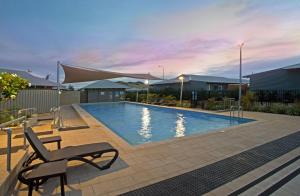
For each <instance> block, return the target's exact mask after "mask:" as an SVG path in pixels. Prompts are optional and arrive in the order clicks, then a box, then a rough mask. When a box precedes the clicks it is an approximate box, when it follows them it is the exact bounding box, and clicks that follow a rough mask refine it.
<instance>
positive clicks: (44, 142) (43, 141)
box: [40, 136, 62, 149]
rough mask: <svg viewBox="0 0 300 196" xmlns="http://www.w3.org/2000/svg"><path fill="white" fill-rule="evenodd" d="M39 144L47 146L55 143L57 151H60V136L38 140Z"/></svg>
mask: <svg viewBox="0 0 300 196" xmlns="http://www.w3.org/2000/svg"><path fill="white" fill-rule="evenodd" d="M40 140H41V142H42V143H43V144H49V143H55V142H56V143H57V146H58V149H60V142H61V140H62V139H61V137H60V136H51V137H44V138H40Z"/></svg>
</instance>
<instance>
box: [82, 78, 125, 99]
mask: <svg viewBox="0 0 300 196" xmlns="http://www.w3.org/2000/svg"><path fill="white" fill-rule="evenodd" d="M127 88H128V86H126V85H123V84H119V83H116V82H112V81H109V80H98V81H96V82H93V83H92V84H89V85H87V86H85V87H83V88H81V89H80V90H81V93H80V102H81V103H95V102H114V101H120V100H124V98H125V90H126V89H127Z"/></svg>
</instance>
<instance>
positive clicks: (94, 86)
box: [81, 80, 129, 89]
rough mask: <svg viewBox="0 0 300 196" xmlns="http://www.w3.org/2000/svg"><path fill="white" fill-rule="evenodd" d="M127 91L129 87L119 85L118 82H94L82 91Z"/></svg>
mask: <svg viewBox="0 0 300 196" xmlns="http://www.w3.org/2000/svg"><path fill="white" fill-rule="evenodd" d="M99 88H100V89H104V88H106V89H114V88H116V89H120V88H122V89H126V88H129V87H128V86H125V85H123V84H118V83H116V82H112V81H109V80H98V81H96V82H93V83H92V84H89V85H87V86H85V87H83V88H81V89H99Z"/></svg>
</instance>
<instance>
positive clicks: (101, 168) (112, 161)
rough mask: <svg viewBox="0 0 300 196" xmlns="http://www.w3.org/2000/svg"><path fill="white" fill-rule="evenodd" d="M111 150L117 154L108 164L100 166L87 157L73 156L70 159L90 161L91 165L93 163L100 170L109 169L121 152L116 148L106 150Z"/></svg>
mask: <svg viewBox="0 0 300 196" xmlns="http://www.w3.org/2000/svg"><path fill="white" fill-rule="evenodd" d="M109 152H114V153H115V155H114V157H113V158H112V159H111V160H110V161H109V162H108V163H107V164H105V165H103V166H99V165H97V164H96V163H94V162H93V161H90V160H88V159H85V158H83V157H73V158H71V159H69V161H72V160H77V161H82V162H85V163H88V164H90V165H92V166H94V167H96V168H98V169H100V170H105V169H109V168H110V166H111V165H112V164H113V163H114V162H115V161H116V159H117V158H118V156H119V152H118V151H117V150H116V149H112V150H110V151H108V152H105V153H109ZM103 154H104V153H103Z"/></svg>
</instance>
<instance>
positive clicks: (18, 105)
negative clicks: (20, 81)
mask: <svg viewBox="0 0 300 196" xmlns="http://www.w3.org/2000/svg"><path fill="white" fill-rule="evenodd" d="M60 102H61V105H69V104H73V103H80V92H79V91H63V92H62V94H61V100H60ZM54 106H57V91H56V90H50V89H27V90H21V91H20V92H19V94H18V96H17V98H16V99H15V100H11V101H7V102H5V103H0V111H5V110H10V111H11V110H18V109H24V108H36V109H37V113H46V112H49V111H50V109H51V108H52V107H54Z"/></svg>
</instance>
